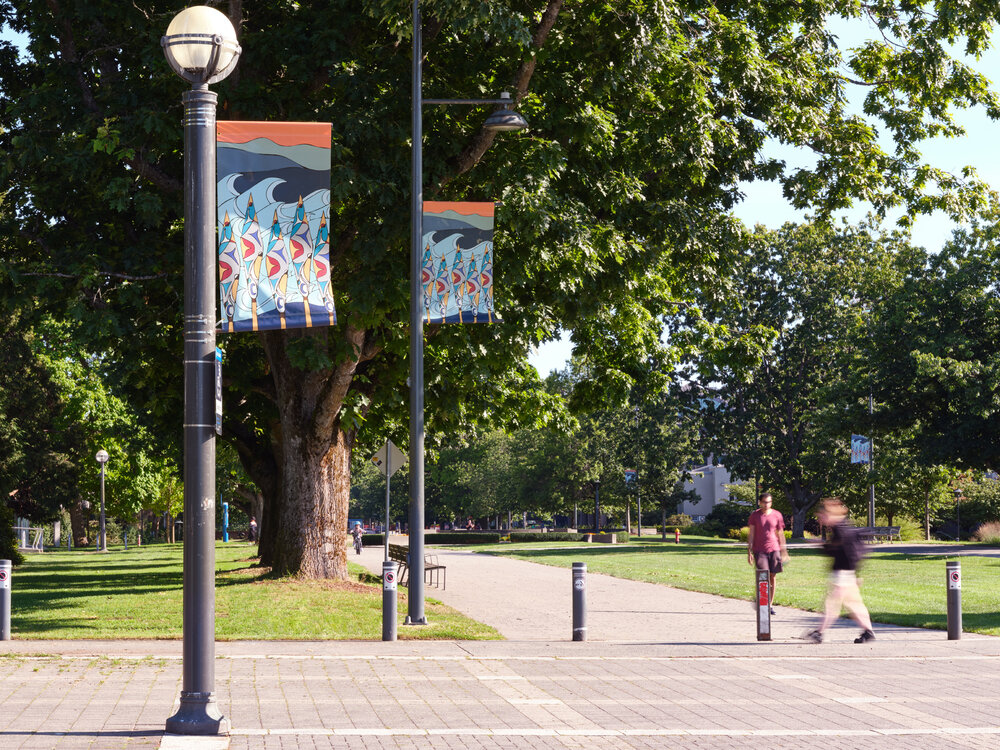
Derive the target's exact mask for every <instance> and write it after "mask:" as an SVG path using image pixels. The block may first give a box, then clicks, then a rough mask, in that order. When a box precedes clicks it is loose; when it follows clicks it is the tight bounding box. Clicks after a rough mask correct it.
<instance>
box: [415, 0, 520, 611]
mask: <svg viewBox="0 0 1000 750" xmlns="http://www.w3.org/2000/svg"><path fill="white" fill-rule="evenodd" d="M422 36H423V33H422V30H421V23H420V0H413V78H412V97H413V112H412V128H413V142H412V146H411V148H412V165H413V166H412V175H411V176H412V183H411V197H412V203H411V205H410V512H409V527H410V528H409V535H410V538H409V556H410V571H409V590H410V591H409V600H408V605H407V614H406V620H405V621H404V624H405V625H426V624H427V616H426V615H425V614H424V319H423V309H422V307H421V300H422V298H423V295H422V294H421V289H420V275H421V274H420V272H421V264H422V262H423V253H422V248H421V245H422V244H423V233H424V229H423V218H424V172H423V169H424V167H423V106H424V104H472V105H474V104H498V105H500V109H498V110H497V111H496V112H494V113H493V114H492V115H490V117H489V118H487V120H486V122H485V123H484V124H483V127H485V128H487V129H490V130H520V129H522V128H524V127H526V126H527V122H525V120H524V118H523V117H521V116H520V115H519V114H517V113H516V112H513V111H512V110H510V109H509V107H510V105H511V104H512V101H511V99H510V95H509V94H502V95H501V98H500V99H424V98H423V90H422V75H423V49H422V47H423V45H422V41H423V40H422Z"/></svg>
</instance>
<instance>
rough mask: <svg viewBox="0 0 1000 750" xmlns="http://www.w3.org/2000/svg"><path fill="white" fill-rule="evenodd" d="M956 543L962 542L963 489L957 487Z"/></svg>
mask: <svg viewBox="0 0 1000 750" xmlns="http://www.w3.org/2000/svg"><path fill="white" fill-rule="evenodd" d="M954 492H955V541H956V542H960V541H962V506H961V501H962V488H961V487H956V488H955V490H954Z"/></svg>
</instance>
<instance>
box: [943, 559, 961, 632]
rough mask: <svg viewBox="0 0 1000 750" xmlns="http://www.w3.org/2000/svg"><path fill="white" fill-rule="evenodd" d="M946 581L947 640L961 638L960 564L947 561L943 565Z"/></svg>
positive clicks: (954, 561) (956, 561) (955, 561)
mask: <svg viewBox="0 0 1000 750" xmlns="http://www.w3.org/2000/svg"><path fill="white" fill-rule="evenodd" d="M944 565H945V570H946V571H947V576H946V578H947V580H948V640H949V641H957V640H959V639H960V638H961V637H962V563H961V562H959V561H958V560H948V561H947V562H946V563H945V564H944Z"/></svg>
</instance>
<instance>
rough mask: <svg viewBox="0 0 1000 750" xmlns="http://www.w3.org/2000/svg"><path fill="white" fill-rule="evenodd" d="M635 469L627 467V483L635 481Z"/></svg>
mask: <svg viewBox="0 0 1000 750" xmlns="http://www.w3.org/2000/svg"><path fill="white" fill-rule="evenodd" d="M635 477H636V472H635V469H625V484H632V482H634V481H635Z"/></svg>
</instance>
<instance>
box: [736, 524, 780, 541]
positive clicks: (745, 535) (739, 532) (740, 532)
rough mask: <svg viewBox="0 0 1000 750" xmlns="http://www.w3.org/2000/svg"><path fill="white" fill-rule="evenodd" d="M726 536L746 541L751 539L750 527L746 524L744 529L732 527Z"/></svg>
mask: <svg viewBox="0 0 1000 750" xmlns="http://www.w3.org/2000/svg"><path fill="white" fill-rule="evenodd" d="M785 533H786V534H790V533H791V532H789V531H786V532H785ZM726 536H727V537H728V538H729V539H738V540H739V541H741V542H746V541H748V540H749V539H750V529H749V528H748V527H747V526H744V527H743V528H742V529H730V530H729V532H728V533H727V534H726ZM786 538H787V537H786Z"/></svg>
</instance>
